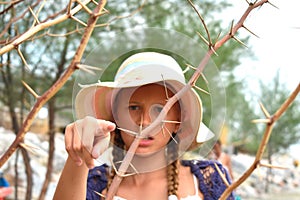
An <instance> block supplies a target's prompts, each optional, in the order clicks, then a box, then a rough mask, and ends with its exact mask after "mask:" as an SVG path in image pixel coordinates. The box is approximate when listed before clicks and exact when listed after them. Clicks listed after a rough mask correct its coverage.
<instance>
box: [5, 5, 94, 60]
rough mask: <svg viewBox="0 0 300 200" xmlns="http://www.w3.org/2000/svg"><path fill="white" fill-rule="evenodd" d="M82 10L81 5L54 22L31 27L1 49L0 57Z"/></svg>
mask: <svg viewBox="0 0 300 200" xmlns="http://www.w3.org/2000/svg"><path fill="white" fill-rule="evenodd" d="M70 1H71V0H70ZM90 1H91V0H86V1H84V2H82V4H84V5H86V4H88V3H89V2H90ZM81 9H82V6H81V5H77V6H76V7H75V8H73V9H72V10H71V11H70V13H66V14H64V15H62V16H59V17H57V18H55V19H53V20H50V21H46V22H43V23H40V24H38V25H36V26H34V27H31V28H30V29H28V30H27V31H26V32H25V33H23V34H22V35H20V36H19V37H18V38H16V39H15V40H13V41H12V42H10V43H9V44H7V45H5V46H4V47H2V48H1V49H0V55H2V54H4V53H7V52H9V51H10V50H12V49H14V48H16V47H17V46H18V45H20V44H21V43H22V42H24V41H26V40H28V39H29V38H30V37H32V36H33V35H35V34H36V33H38V32H39V31H41V30H44V29H45V28H48V27H50V26H53V25H55V24H58V23H61V22H63V21H65V20H67V19H69V18H71V17H72V16H73V15H74V14H76V13H77V12H79V11H80V10H81Z"/></svg>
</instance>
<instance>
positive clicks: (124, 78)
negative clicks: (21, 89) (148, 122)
mask: <svg viewBox="0 0 300 200" xmlns="http://www.w3.org/2000/svg"><path fill="white" fill-rule="evenodd" d="M150 83H163V85H166V86H167V87H168V89H170V90H171V91H172V92H173V93H174V94H175V93H176V92H177V91H179V90H180V89H181V88H183V87H184V86H185V85H186V82H185V77H184V74H183V71H182V69H181V67H180V66H179V65H178V63H177V62H176V61H175V59H173V58H172V57H171V56H168V55H165V54H161V53H156V52H142V53H137V54H134V55H132V56H130V57H128V58H127V59H126V60H125V61H124V62H123V63H122V64H121V66H120V67H119V69H118V71H117V73H116V75H115V78H114V81H113V82H98V83H95V84H91V85H81V87H82V89H81V90H80V91H79V92H78V94H77V96H76V98H75V111H76V115H77V118H79V119H80V118H84V117H85V116H93V117H96V118H100V119H105V120H113V121H115V119H114V113H113V112H112V107H113V106H112V105H113V101H114V97H115V95H114V94H115V93H117V92H116V91H118V90H120V89H122V88H132V87H138V86H142V85H146V84H150ZM145 95H146V94H145ZM179 103H180V109H181V115H182V116H181V124H180V128H179V131H178V133H177V134H179V138H180V141H181V142H180V143H182V144H183V147H182V148H181V150H183V149H188V148H189V149H190V147H194V146H195V145H197V144H199V143H203V142H205V141H207V140H209V139H211V138H212V137H213V136H214V134H213V133H212V132H211V131H210V130H209V129H208V128H207V127H206V126H205V125H204V124H203V123H202V103H201V100H200V98H199V96H198V94H197V93H196V91H194V90H193V89H190V90H188V91H187V92H186V93H185V94H184V95H183V97H182V98H181V99H180V100H179Z"/></svg>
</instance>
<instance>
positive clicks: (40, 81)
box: [0, 0, 250, 199]
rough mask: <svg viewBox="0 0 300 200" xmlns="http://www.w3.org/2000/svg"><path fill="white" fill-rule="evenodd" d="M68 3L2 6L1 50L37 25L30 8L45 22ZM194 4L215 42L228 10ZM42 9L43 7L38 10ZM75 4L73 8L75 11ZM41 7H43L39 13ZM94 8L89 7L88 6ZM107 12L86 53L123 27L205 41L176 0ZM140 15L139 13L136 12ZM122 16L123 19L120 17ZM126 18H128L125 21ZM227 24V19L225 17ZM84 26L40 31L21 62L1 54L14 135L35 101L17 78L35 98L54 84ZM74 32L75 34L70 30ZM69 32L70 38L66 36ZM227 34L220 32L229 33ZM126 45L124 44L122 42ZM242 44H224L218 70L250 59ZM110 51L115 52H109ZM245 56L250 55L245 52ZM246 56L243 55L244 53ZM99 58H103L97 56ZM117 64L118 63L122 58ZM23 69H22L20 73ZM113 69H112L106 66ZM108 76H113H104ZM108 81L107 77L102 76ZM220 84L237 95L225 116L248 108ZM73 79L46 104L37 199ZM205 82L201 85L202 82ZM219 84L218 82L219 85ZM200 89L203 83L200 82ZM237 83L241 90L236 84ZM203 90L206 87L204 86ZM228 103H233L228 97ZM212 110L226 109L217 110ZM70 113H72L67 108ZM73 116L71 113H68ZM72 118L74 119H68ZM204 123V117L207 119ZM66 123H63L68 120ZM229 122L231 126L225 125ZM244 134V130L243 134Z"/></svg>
mask: <svg viewBox="0 0 300 200" xmlns="http://www.w3.org/2000/svg"><path fill="white" fill-rule="evenodd" d="M67 3H68V1H62V2H61V3H55V2H43V1H41V0H30V1H15V2H14V3H11V5H10V4H0V8H1V11H0V17H1V24H3V25H5V26H1V27H0V28H1V30H0V41H1V42H0V47H2V46H3V45H5V44H6V42H7V41H9V40H11V39H13V38H15V37H19V36H20V34H22V33H24V32H25V31H26V30H28V29H29V27H31V26H32V25H33V24H35V23H36V22H35V20H36V19H35V18H34V17H33V16H32V13H30V12H29V7H30V8H31V9H32V10H33V12H34V13H39V15H38V18H39V21H40V22H44V21H49V20H51V19H54V18H55V17H57V16H59V15H61V14H63V13H65V12H66V7H67ZM194 4H195V5H196V6H197V9H199V12H200V13H201V14H202V15H203V17H204V19H205V22H206V23H207V24H208V28H209V31H210V34H211V37H212V38H213V39H216V38H217V37H218V35H219V34H220V33H221V30H224V29H225V30H226V29H228V27H226V28H225V27H222V23H221V22H222V21H221V20H217V19H216V18H215V17H214V15H215V14H216V13H217V12H221V11H222V9H225V8H226V7H228V6H230V5H229V4H227V3H226V1H218V2H215V1H211V0H207V1H200V0H197V1H194ZM42 5H43V6H42ZM61 5H65V6H64V8H63V9H62V7H61ZM75 5H76V3H74V5H72V6H73V7H74V6H75ZM41 8H42V9H41ZM91 9H92V8H91ZM106 9H107V10H109V14H106V15H103V16H102V17H100V19H99V21H98V22H99V24H101V23H102V25H103V26H99V27H98V28H97V31H94V33H93V36H92V38H91V40H90V43H89V46H88V47H87V50H86V52H87V53H86V54H88V52H90V51H92V50H93V49H94V48H96V47H97V46H98V45H99V43H100V42H101V41H106V40H109V37H111V35H112V34H115V35H117V34H118V33H119V32H122V31H124V30H127V29H133V28H135V27H157V28H165V29H173V30H176V31H178V32H181V33H184V34H186V35H188V36H189V37H191V38H193V39H194V40H196V41H198V42H199V43H201V44H204V43H203V41H202V40H201V39H200V38H199V37H198V35H197V34H196V32H199V33H201V34H203V35H204V36H205V34H204V33H205V31H204V28H203V25H202V24H201V22H200V20H199V18H198V16H197V14H196V13H195V11H194V10H193V9H192V8H191V6H190V5H189V4H188V2H186V1H181V0H174V1H158V0H150V1H147V2H146V3H145V4H141V1H139V0H130V1H123V2H120V1H117V0H115V1H113V0H112V1H109V2H108V3H107V6H106ZM135 11H138V12H135ZM75 16H76V17H77V18H78V19H80V20H82V21H86V19H87V18H88V15H87V14H86V13H85V12H79V13H77V14H76V15H75ZM120 16H121V17H120ZM126 16H127V17H126ZM229 20H231V19H229ZM83 28H84V26H83V25H82V24H80V23H78V22H77V21H74V20H67V21H64V22H62V23H59V24H57V25H55V26H52V27H50V28H48V29H45V30H43V31H41V32H39V33H38V34H37V35H35V36H34V37H32V38H31V41H26V42H24V43H22V44H21V45H19V46H18V47H19V50H20V51H19V52H22V55H23V57H24V60H26V63H25V62H24V60H21V59H20V54H18V52H17V51H11V52H9V53H7V54H4V55H1V66H3V67H2V70H1V73H2V78H1V83H0V90H1V91H3V93H2V92H1V99H0V100H1V101H2V103H3V104H4V105H6V106H8V107H9V110H10V114H11V119H12V122H13V127H14V128H13V129H14V130H15V132H18V131H17V130H18V127H19V126H20V124H19V123H20V122H22V121H23V120H22V119H23V115H21V117H20V118H18V117H17V114H16V113H15V111H16V110H17V109H18V108H20V109H19V110H21V113H24V115H26V113H27V112H28V111H29V110H30V109H31V106H32V104H33V103H34V101H35V99H34V98H33V97H32V96H31V95H30V94H28V92H27V91H25V89H24V87H23V86H21V80H23V81H25V82H26V83H27V84H28V85H30V86H31V87H32V88H33V89H34V90H35V91H36V92H37V93H38V94H39V93H43V92H44V91H45V90H46V89H47V88H49V87H50V86H51V85H52V84H53V83H54V82H55V80H57V79H58V78H59V77H60V75H61V73H62V72H63V71H64V70H65V67H66V66H67V65H68V63H69V62H70V60H71V59H72V57H73V55H74V52H75V49H76V47H77V46H78V45H79V40H80V37H81V33H82V29H83ZM74 30H76V31H74ZM72 31H73V34H70V33H71V32H72ZM228 31H229V30H226V31H224V32H228ZM242 40H243V41H244V42H247V38H242ZM124 45H130V44H127V43H126V41H124ZM177 45H178V47H184V46H185V45H186V44H184V43H180V41H178V44H177ZM202 46H203V48H204V49H207V47H206V46H205V45H202ZM106 48H107V49H103V51H105V50H106V51H110V50H112V49H113V48H114V46H106ZM243 48H244V47H243V46H241V45H240V44H238V43H236V42H235V41H232V42H229V43H226V44H225V45H224V46H223V47H222V48H221V49H220V50H219V51H218V52H217V53H218V54H219V56H214V58H213V59H214V61H215V63H216V65H217V66H218V68H219V69H220V70H221V71H225V72H226V71H227V72H228V73H230V72H231V71H232V70H233V69H234V67H235V66H237V65H238V64H239V60H240V59H241V57H242V56H249V55H250V54H248V53H247V54H246V53H245V52H243V54H242V53H241V52H242V51H243ZM112 52H113V51H112ZM247 52H249V51H247ZM191 53H193V52H191ZM244 53H245V54H244ZM99 57H100V58H101V55H99ZM120 62H121V60H120ZM27 67H28V68H29V69H27ZM20 69H21V70H20ZM109 70H111V68H109ZM108 76H111V74H109V73H108ZM104 78H106V77H104ZM224 78H225V80H223V81H224V82H227V83H228V84H226V89H227V91H228V92H230V93H232V94H231V95H232V96H234V95H235V96H236V97H237V98H236V99H235V102H236V104H233V103H229V104H228V105H229V106H228V107H227V109H228V113H229V117H231V114H230V113H233V111H234V110H233V109H236V107H235V105H237V104H240V103H239V102H238V100H240V101H242V102H243V105H245V106H247V105H246V102H245V99H243V98H242V91H243V90H242V84H240V85H239V83H236V82H235V79H234V78H233V76H230V77H229V78H228V79H227V78H226V76H224ZM74 79H75V78H73V77H72V78H71V80H70V82H69V83H68V84H66V85H65V86H64V88H63V89H62V90H61V91H60V92H59V93H57V94H56V95H55V96H54V97H53V98H52V99H51V100H50V101H49V102H48V105H47V106H48V112H49V122H48V123H49V128H50V129H49V159H48V171H47V174H46V179H45V183H44V185H43V189H42V191H41V194H40V199H43V198H44V195H45V193H46V190H47V186H48V183H49V180H50V177H51V171H52V162H53V152H54V133H55V129H54V126H55V116H56V115H57V112H60V113H59V115H61V113H62V112H61V111H62V108H70V107H71V104H72V99H71V98H70V96H71V95H72V91H73V84H74V81H75V80H74ZM203 83H204V81H203ZM229 83H230V84H229ZM220 84H221V83H220ZM200 85H201V84H200ZM238 85H239V86H238ZM203 87H205V85H204V86H203ZM18 94H21V95H18ZM203 101H204V104H205V105H207V106H205V107H207V108H209V105H210V99H209V97H207V96H203ZM227 101H231V100H229V99H227ZM215 109H220V110H221V109H224V108H221V107H216V108H215ZM69 113H70V110H69ZM206 113H207V114H206V115H205V116H207V118H209V117H210V110H208V112H206ZM68 116H69V117H70V118H72V115H71V114H68ZM232 116H234V120H231V119H230V120H228V121H231V122H232V123H231V126H232V127H236V124H237V123H233V122H234V121H236V122H238V121H239V120H235V119H237V118H238V117H235V115H234V114H232ZM70 120H72V119H70ZM205 120H207V119H205ZM66 121H67V120H66ZM228 123H229V124H230V122H228ZM236 129H240V130H246V131H248V129H247V127H244V128H242V127H241V126H240V125H239V128H236ZM246 131H242V132H246ZM27 163H28V169H31V168H30V165H29V159H28V161H27ZM30 177H31V175H30V174H27V178H28V180H29V181H28V182H27V183H28V184H27V186H28V190H27V193H28V195H27V197H26V199H31V189H30V187H31V186H32V179H31V178H30Z"/></svg>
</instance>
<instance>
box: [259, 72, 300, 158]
mask: <svg viewBox="0 0 300 200" xmlns="http://www.w3.org/2000/svg"><path fill="white" fill-rule="evenodd" d="M261 91H262V92H261V100H262V103H263V104H264V105H265V107H266V109H267V110H268V111H269V113H271V114H274V113H275V111H276V110H277V109H278V108H279V106H280V105H281V104H283V102H284V101H285V100H286V99H287V98H288V96H289V95H290V92H291V91H288V90H287V88H286V86H285V85H284V84H283V83H281V82H280V77H279V72H278V73H277V76H276V77H275V79H274V82H273V83H272V84H263V83H261ZM299 107H300V102H299V98H298V99H296V101H294V102H293V103H292V104H291V105H290V107H289V108H288V109H287V111H286V112H285V113H284V114H283V115H282V116H281V118H280V119H279V120H278V121H277V122H276V123H275V125H274V128H273V130H272V135H271V137H270V141H269V144H268V154H269V155H273V154H274V153H280V152H282V153H284V152H286V150H288V147H289V146H290V145H292V144H296V143H298V142H299V141H300V126H299V122H300V110H299Z"/></svg>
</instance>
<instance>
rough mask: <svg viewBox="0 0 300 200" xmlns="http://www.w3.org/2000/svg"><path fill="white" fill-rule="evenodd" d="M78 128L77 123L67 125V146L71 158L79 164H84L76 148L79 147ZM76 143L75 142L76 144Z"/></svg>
mask: <svg viewBox="0 0 300 200" xmlns="http://www.w3.org/2000/svg"><path fill="white" fill-rule="evenodd" d="M75 127H76V128H75ZM76 129H78V126H75V124H74V123H73V124H70V125H68V126H67V127H66V131H65V148H66V150H67V152H68V154H69V156H70V157H71V159H72V160H73V161H74V162H75V163H76V164H77V165H81V164H82V159H81V157H80V156H79V155H78V153H77V152H76V149H78V148H79V147H78V132H77V131H76ZM74 143H75V144H74Z"/></svg>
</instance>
